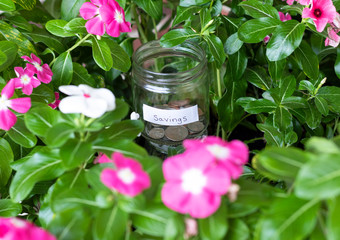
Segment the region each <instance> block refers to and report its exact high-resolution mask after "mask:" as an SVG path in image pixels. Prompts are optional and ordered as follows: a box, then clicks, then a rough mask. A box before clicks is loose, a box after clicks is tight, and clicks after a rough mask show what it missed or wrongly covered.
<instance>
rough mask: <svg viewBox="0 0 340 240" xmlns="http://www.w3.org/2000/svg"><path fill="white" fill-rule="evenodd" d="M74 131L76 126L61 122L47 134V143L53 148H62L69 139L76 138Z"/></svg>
mask: <svg viewBox="0 0 340 240" xmlns="http://www.w3.org/2000/svg"><path fill="white" fill-rule="evenodd" d="M74 131H75V129H74V126H71V125H69V124H68V123H64V122H61V123H58V124H56V125H53V126H52V127H51V128H50V129H49V130H48V131H47V132H46V143H47V145H49V146H51V147H60V146H62V145H63V144H64V143H65V142H66V141H67V140H68V139H69V138H72V137H73V136H74Z"/></svg>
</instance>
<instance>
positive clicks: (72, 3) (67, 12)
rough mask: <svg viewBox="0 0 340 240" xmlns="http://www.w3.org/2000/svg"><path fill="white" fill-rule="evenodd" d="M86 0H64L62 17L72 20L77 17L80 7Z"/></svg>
mask: <svg viewBox="0 0 340 240" xmlns="http://www.w3.org/2000/svg"><path fill="white" fill-rule="evenodd" d="M85 1H86V0H62V2H61V18H62V19H64V20H66V21H70V20H72V19H73V18H75V17H77V15H78V14H79V9H80V7H81V6H82V5H83V3H84V2H85Z"/></svg>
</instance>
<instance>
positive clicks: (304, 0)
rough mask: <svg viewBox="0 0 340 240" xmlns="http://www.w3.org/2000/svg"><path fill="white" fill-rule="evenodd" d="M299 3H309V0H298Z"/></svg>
mask: <svg viewBox="0 0 340 240" xmlns="http://www.w3.org/2000/svg"><path fill="white" fill-rule="evenodd" d="M299 3H300V4H301V5H309V4H310V0H299Z"/></svg>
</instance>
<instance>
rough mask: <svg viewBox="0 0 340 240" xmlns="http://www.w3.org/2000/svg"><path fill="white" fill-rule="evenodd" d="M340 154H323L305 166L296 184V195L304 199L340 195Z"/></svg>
mask: <svg viewBox="0 0 340 240" xmlns="http://www.w3.org/2000/svg"><path fill="white" fill-rule="evenodd" d="M339 167H340V158H339V154H323V155H322V157H320V156H317V157H315V159H313V161H310V162H309V163H307V164H305V165H304V166H303V167H302V169H301V171H300V172H299V174H298V176H297V178H296V182H295V194H296V195H297V196H298V197H300V198H303V199H315V198H322V199H326V198H332V197H335V196H337V195H339V194H340V188H339V184H340V171H339Z"/></svg>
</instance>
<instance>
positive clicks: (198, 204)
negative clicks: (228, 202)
mask: <svg viewBox="0 0 340 240" xmlns="http://www.w3.org/2000/svg"><path fill="white" fill-rule="evenodd" d="M187 204H188V213H189V214H190V216H191V217H194V218H206V217H209V216H210V215H212V214H213V213H214V212H216V211H217V209H218V208H219V206H220V204H221V197H220V196H219V195H217V194H213V193H211V192H208V191H203V192H202V193H201V194H199V195H191V196H190V200H189V202H188V203H187Z"/></svg>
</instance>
